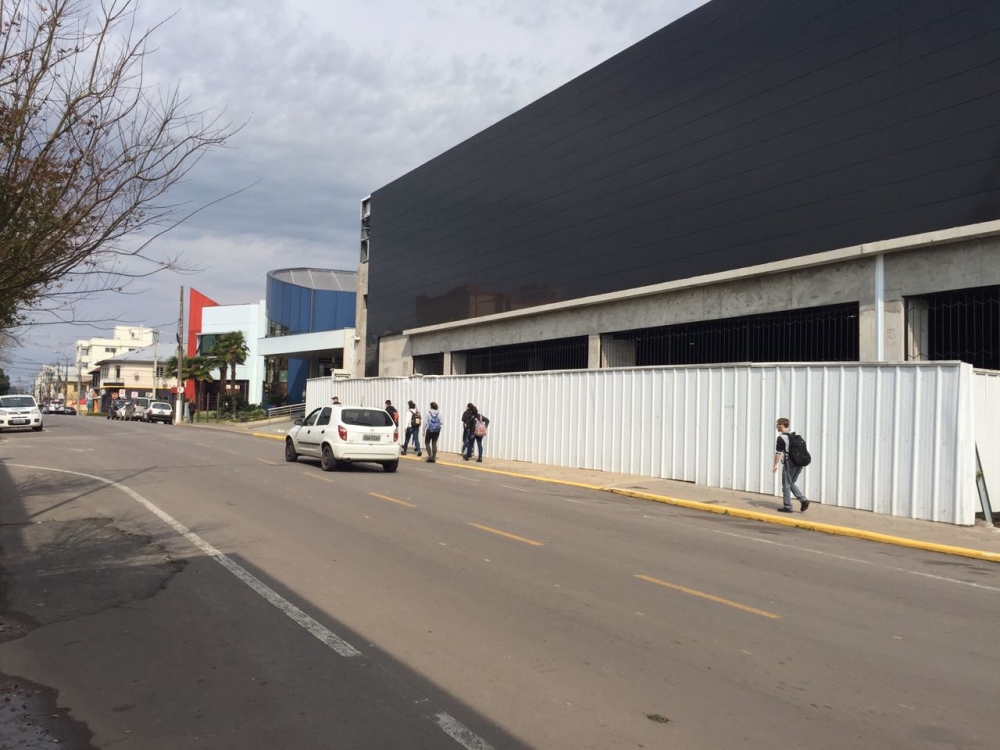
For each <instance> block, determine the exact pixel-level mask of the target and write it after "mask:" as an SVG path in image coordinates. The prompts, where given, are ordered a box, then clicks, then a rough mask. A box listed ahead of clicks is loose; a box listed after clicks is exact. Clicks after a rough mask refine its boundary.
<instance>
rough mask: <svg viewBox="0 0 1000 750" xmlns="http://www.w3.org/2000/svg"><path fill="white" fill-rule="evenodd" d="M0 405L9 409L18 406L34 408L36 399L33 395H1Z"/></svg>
mask: <svg viewBox="0 0 1000 750" xmlns="http://www.w3.org/2000/svg"><path fill="white" fill-rule="evenodd" d="M0 406H3V407H6V408H8V409H11V408H14V407H17V406H22V407H23V406H26V407H28V408H33V407H34V406H35V399H33V398H32V397H31V396H0Z"/></svg>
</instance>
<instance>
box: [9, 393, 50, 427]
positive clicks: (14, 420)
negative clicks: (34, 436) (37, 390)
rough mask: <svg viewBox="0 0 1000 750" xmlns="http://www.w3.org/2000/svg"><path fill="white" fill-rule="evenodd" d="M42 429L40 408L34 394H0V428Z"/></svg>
mask: <svg viewBox="0 0 1000 750" xmlns="http://www.w3.org/2000/svg"><path fill="white" fill-rule="evenodd" d="M12 427H13V428H22V429H23V428H26V427H30V428H31V429H33V430H34V431H35V432H41V430H42V410H41V409H39V408H38V402H37V401H35V397H34V396H0V429H3V430H6V429H10V428H12Z"/></svg>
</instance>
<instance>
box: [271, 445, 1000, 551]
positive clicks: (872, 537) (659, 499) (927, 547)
mask: <svg viewBox="0 0 1000 750" xmlns="http://www.w3.org/2000/svg"><path fill="white" fill-rule="evenodd" d="M254 434H255V435H259V436H260V437H271V436H270V435H265V434H263V433H254ZM278 439H281V438H278ZM400 458H402V459H406V460H409V461H420V460H422V459H419V458H417V457H416V456H400ZM436 463H439V464H441V465H442V466H451V467H453V468H458V469H467V470H469V471H481V472H485V473H487V474H498V475H500V476H505V477H514V478H516V479H530V480H532V481H534V482H545V483H546V484H558V485H563V486H564V487H577V488H579V489H584V490H596V491H598V492H608V493H610V494H612V495H622V496H623V497H631V498H635V499H636V500H649V501H651V502H654V503H663V504H664V505H674V506H677V507H679V508H687V509H688V510H700V511H704V512H706V513H715V514H716V515H720V516H731V517H733V518H742V519H745V520H748V521H759V522H761V523H770V524H774V525H775V526H788V527H789V528H793V529H803V530H805V531H816V532H819V533H821V534H831V535H833V536H845V537H850V538H852V539H863V540H865V541H869V542H879V543H881V544H892V545H894V546H896V547H907V548H909V549H917V550H923V551H924V552H939V553H941V554H944V555H953V556H957V557H968V558H971V559H973V560H984V561H986V562H996V563H1000V552H988V551H986V550H980V549H972V548H970V547H954V546H952V545H950V544H937V543H936V542H922V541H920V540H919V539H908V538H907V537H902V536H892V535H891V534H879V533H878V532H875V531H864V530H863V529H854V528H851V527H850V526H837V525H835V524H832V523H819V522H818V521H805V520H799V519H796V518H787V517H785V516H774V515H771V514H770V513H761V512H760V511H755V510H743V509H742V508H730V507H727V506H725V505H713V504H711V503H702V502H698V501H697V500H682V499H680V498H677V497H668V496H666V495H654V494H652V493H649V492H638V491H636V490H626V489H620V488H618V487H607V486H602V485H599V484H587V483H585V482H573V481H570V480H568V479H553V478H551V477H539V476H535V475H533V474H521V473H519V472H516V471H503V470H501V469H487V468H485V467H482V466H469V464H467V463H452V462H450V461H437V462H436Z"/></svg>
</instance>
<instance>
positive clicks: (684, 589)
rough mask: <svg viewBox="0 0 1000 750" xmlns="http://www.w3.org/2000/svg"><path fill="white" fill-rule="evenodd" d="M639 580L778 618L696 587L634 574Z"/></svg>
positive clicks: (771, 618)
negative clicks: (692, 587) (691, 587)
mask: <svg viewBox="0 0 1000 750" xmlns="http://www.w3.org/2000/svg"><path fill="white" fill-rule="evenodd" d="M636 578H638V579H639V580H641V581H649V582H650V583H655V584H656V585H657V586H665V587H667V588H668V589H673V590H674V591H680V592H682V593H685V594H690V595H691V596H697V597H699V598H701V599H708V600H709V601H710V602H716V603H717V604H725V605H726V606H727V607H734V608H736V609H741V610H743V611H744V612H749V613H750V614H753V615H759V616H760V617H766V618H768V619H769V620H780V619H781V615H776V614H774V612H768V611H767V610H763V609H757V608H756V607H748V606H747V605H746V604H740V603H739V602H734V601H730V600H729V599H723V598H722V597H721V596H714V595H712V594H706V593H705V592H704V591H698V590H697V589H689V588H688V587H687V586H680V585H678V584H676V583H667V582H666V581H661V580H660V579H659V578H651V577H650V576H643V575H636Z"/></svg>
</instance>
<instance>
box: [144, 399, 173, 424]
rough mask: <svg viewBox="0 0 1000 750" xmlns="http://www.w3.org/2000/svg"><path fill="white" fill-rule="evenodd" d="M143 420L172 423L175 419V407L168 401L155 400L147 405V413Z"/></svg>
mask: <svg viewBox="0 0 1000 750" xmlns="http://www.w3.org/2000/svg"><path fill="white" fill-rule="evenodd" d="M143 421H144V422H163V424H170V423H171V422H173V421H174V409H173V407H172V406H170V404H168V403H167V402H166V401H154V402H153V403H151V404H150V405H149V406H148V407H146V413H145V415H144V416H143Z"/></svg>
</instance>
